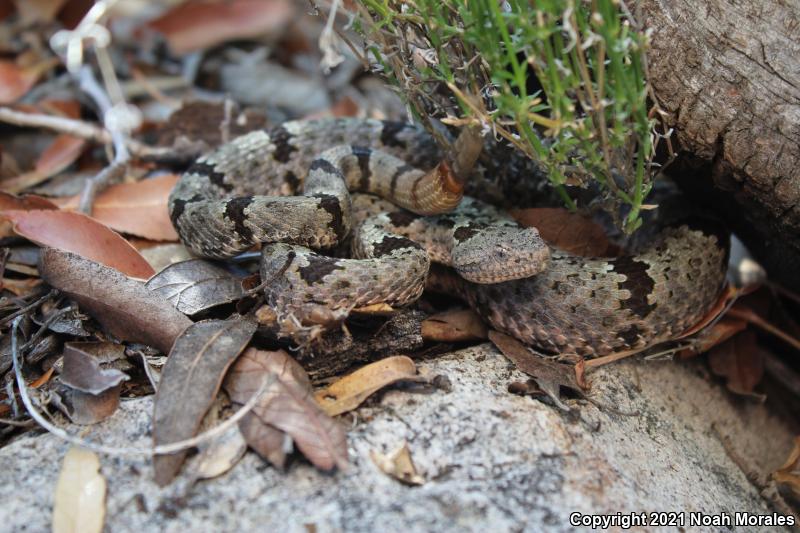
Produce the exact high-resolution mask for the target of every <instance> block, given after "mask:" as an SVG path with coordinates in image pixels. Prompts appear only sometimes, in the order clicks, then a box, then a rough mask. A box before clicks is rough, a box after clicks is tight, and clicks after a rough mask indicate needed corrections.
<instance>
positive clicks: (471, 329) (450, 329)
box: [422, 309, 487, 342]
mask: <svg viewBox="0 0 800 533" xmlns="http://www.w3.org/2000/svg"><path fill="white" fill-rule="evenodd" d="M486 336H487V330H486V324H484V323H483V320H481V318H480V317H479V316H478V314H477V313H475V311H473V310H472V309H457V310H454V311H445V312H444V313H439V314H436V315H433V316H431V317H428V318H427V319H425V320H423V321H422V338H423V339H425V340H428V341H438V342H462V341H471V340H482V339H485V338H486Z"/></svg>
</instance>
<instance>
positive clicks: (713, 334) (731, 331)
mask: <svg viewBox="0 0 800 533" xmlns="http://www.w3.org/2000/svg"><path fill="white" fill-rule="evenodd" d="M746 328H747V321H745V320H739V319H737V318H731V317H722V318H721V319H720V320H719V321H718V322H717V323H716V324H714V325H713V326H711V327H710V328H708V329H706V330H703V331H701V332H700V333H699V334H698V336H697V339H696V340H694V344H692V345H691V346H690V347H689V348H686V349H684V350H681V351H680V352H678V355H679V356H680V357H692V356H694V355H698V354H701V353H705V352H707V351H709V350H710V349H712V348H713V347H715V346H717V345H718V344H722V343H723V342H725V341H726V340H728V339H730V338H731V337H733V336H734V335H736V334H737V333H739V332H740V331H744V330H745V329H746Z"/></svg>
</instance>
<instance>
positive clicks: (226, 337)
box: [153, 318, 256, 487]
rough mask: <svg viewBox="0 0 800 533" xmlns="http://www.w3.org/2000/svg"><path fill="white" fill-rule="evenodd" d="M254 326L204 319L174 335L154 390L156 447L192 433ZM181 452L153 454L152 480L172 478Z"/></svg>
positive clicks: (239, 321)
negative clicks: (153, 471) (180, 333)
mask: <svg viewBox="0 0 800 533" xmlns="http://www.w3.org/2000/svg"><path fill="white" fill-rule="evenodd" d="M255 331H256V324H255V322H251V321H249V320H245V319H243V318H234V319H230V320H206V321H203V322H197V323H196V324H192V325H191V326H190V327H189V328H188V329H186V331H184V332H183V334H182V335H181V336H180V337H178V339H177V340H176V341H175V345H174V346H173V347H172V350H171V351H170V353H169V357H167V364H166V365H164V369H163V370H162V371H161V379H160V380H159V383H158V391H157V392H156V401H155V408H154V414H153V441H154V442H155V444H156V445H157V446H158V445H161V444H169V443H171V442H177V441H180V440H184V439H188V438H191V437H193V436H194V435H195V434H196V433H197V430H198V429H199V428H200V422H202V420H203V416H204V415H205V414H206V411H208V408H209V407H210V406H211V404H212V403H213V401H214V398H215V397H216V396H217V392H218V391H219V387H220V383H221V382H222V378H223V377H224V376H225V372H226V371H227V370H228V367H229V366H230V364H231V363H232V362H233V361H234V360H235V359H236V357H237V356H238V355H239V354H240V353H241V351H242V350H244V347H245V346H247V343H248V342H250V338H251V337H252V336H253V333H255ZM186 453H187V452H186V450H184V451H180V452H177V453H173V454H169V455H157V456H156V457H155V458H154V460H153V463H154V464H153V466H154V467H155V479H156V483H158V484H159V485H161V486H162V487H163V486H164V485H166V484H167V483H169V482H170V481H172V479H173V478H174V477H175V475H176V474H177V473H178V470H179V469H180V467H181V464H183V460H184V459H185V457H186Z"/></svg>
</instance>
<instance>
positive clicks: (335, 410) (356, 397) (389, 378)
mask: <svg viewBox="0 0 800 533" xmlns="http://www.w3.org/2000/svg"><path fill="white" fill-rule="evenodd" d="M421 379H422V378H420V376H418V375H417V367H416V365H414V361H412V360H411V359H410V358H408V357H406V356H404V355H398V356H395V357H387V358H386V359H381V360H380V361H375V362H374V363H370V364H368V365H367V366H365V367H363V368H360V369H358V370H356V371H355V372H353V373H352V374H349V375H347V376H345V377H343V378H342V379H340V380H338V381H336V382H335V383H332V384H331V385H329V386H328V387H327V388H325V389H323V390H320V391H317V392H316V393H315V394H314V397H315V398H316V400H317V403H319V404H320V405H321V406H322V409H323V410H324V411H325V412H326V413H328V414H329V415H330V416H336V415H340V414H342V413H346V412H347V411H352V410H353V409H355V408H356V407H358V406H359V405H361V403H362V402H363V401H364V400H366V399H367V398H368V397H369V396H371V395H372V394H374V393H375V392H376V391H378V390H380V389H382V388H383V387H386V386H387V385H391V384H392V383H395V382H397V381H401V380H411V381H420V380H421Z"/></svg>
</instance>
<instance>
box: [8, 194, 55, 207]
mask: <svg viewBox="0 0 800 533" xmlns="http://www.w3.org/2000/svg"><path fill="white" fill-rule="evenodd" d="M34 209H58V206H57V205H56V204H54V203H53V202H51V201H50V200H48V199H47V198H44V197H42V196H37V195H35V194H23V195H22V196H16V195H14V194H11V193H7V192H3V191H0V211H7V210H19V211H30V210H34Z"/></svg>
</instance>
